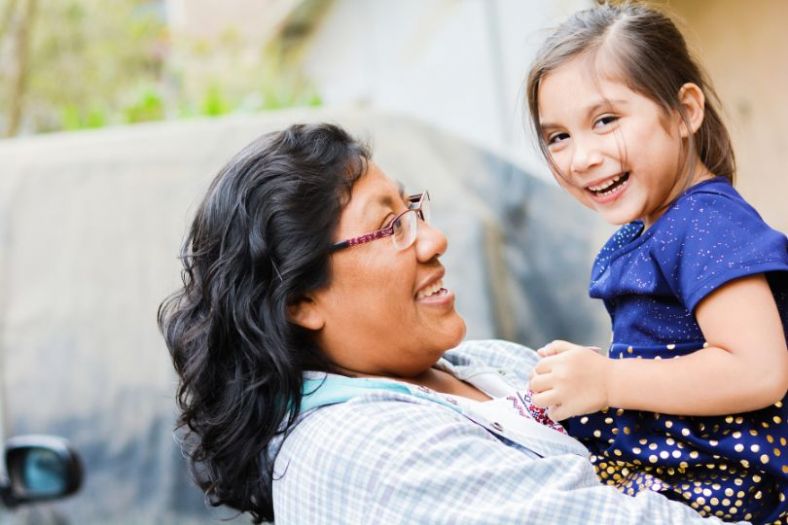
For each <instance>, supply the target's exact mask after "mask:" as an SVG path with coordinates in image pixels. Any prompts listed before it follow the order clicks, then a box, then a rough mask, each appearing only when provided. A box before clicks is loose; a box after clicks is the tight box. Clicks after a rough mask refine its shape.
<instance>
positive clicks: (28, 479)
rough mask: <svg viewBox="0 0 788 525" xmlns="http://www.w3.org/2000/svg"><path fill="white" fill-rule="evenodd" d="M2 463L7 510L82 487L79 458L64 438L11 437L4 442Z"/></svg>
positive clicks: (3, 491)
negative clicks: (6, 478) (6, 477)
mask: <svg viewBox="0 0 788 525" xmlns="http://www.w3.org/2000/svg"><path fill="white" fill-rule="evenodd" d="M5 464H6V470H7V472H8V480H3V481H2V484H1V485H0V494H1V495H2V499H3V503H5V505H6V506H8V507H13V506H15V505H19V504H22V503H34V502H39V501H47V500H53V499H58V498H63V497H65V496H68V495H69V494H73V493H74V492H76V491H77V490H79V487H80V485H81V484H82V464H81V462H80V460H79V455H78V454H77V452H76V451H75V450H73V449H72V448H71V447H70V446H69V444H68V442H67V441H66V440H65V439H63V438H59V437H55V436H46V435H30V436H17V437H13V438H10V439H8V440H7V441H6V443H5Z"/></svg>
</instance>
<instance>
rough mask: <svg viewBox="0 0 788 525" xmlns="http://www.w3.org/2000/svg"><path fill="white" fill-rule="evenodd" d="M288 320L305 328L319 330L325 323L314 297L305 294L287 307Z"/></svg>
mask: <svg viewBox="0 0 788 525" xmlns="http://www.w3.org/2000/svg"><path fill="white" fill-rule="evenodd" d="M287 314H288V317H290V321H291V322H293V323H295V324H297V325H298V326H301V327H303V328H306V329H307V330H320V329H321V328H323V326H324V325H325V324H326V323H325V320H324V319H323V316H322V315H321V313H320V308H318V304H317V302H315V300H314V298H312V297H309V296H305V297H302V298H301V299H299V300H298V301H296V302H295V303H293V304H291V305H290V306H288V307H287Z"/></svg>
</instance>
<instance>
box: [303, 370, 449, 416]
mask: <svg viewBox="0 0 788 525" xmlns="http://www.w3.org/2000/svg"><path fill="white" fill-rule="evenodd" d="M375 390H377V391H381V390H383V391H387V392H396V393H398V394H405V395H410V396H416V397H421V398H427V399H429V400H430V401H433V402H439V403H441V404H443V405H446V406H449V407H451V408H453V409H454V410H457V409H458V408H457V407H455V406H454V405H453V404H451V403H449V402H448V401H444V400H443V399H441V398H440V397H438V396H434V395H430V394H429V393H426V392H421V391H420V390H418V389H416V388H411V387H409V386H407V385H405V384H403V383H399V382H397V381H388V380H385V379H367V378H358V377H345V376H340V375H336V374H325V373H324V374H317V373H308V375H307V376H306V377H304V386H303V390H302V397H301V413H302V414H303V413H305V412H307V411H308V410H312V409H315V408H320V407H324V406H328V405H336V404H339V403H344V402H345V401H348V400H349V399H352V398H354V397H360V396H362V395H365V394H369V393H370V392H372V391H375Z"/></svg>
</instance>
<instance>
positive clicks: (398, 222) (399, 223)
mask: <svg viewBox="0 0 788 525" xmlns="http://www.w3.org/2000/svg"><path fill="white" fill-rule="evenodd" d="M391 227H392V228H394V233H397V232H398V231H400V230H401V229H402V217H397V218H396V219H394V221H393V222H392V223H391Z"/></svg>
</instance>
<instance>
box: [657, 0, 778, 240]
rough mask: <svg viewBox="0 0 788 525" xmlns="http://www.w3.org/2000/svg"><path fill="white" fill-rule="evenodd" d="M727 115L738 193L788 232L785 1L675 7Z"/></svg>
mask: <svg viewBox="0 0 788 525" xmlns="http://www.w3.org/2000/svg"><path fill="white" fill-rule="evenodd" d="M670 6H671V7H672V8H673V9H674V11H675V13H676V14H677V15H679V16H680V17H681V18H683V19H684V20H685V22H686V27H685V28H684V29H685V35H686V37H687V39H688V41H689V42H690V44H691V45H692V47H693V48H694V49H695V51H696V54H697V56H698V57H699V58H700V60H701V62H702V63H703V65H704V66H705V68H706V70H707V72H708V73H709V75H710V76H711V79H712V81H713V83H714V84H715V86H716V88H717V92H718V94H719V96H720V98H721V99H722V104H723V108H724V109H725V110H726V116H727V122H728V123H729V124H730V132H731V135H732V138H733V145H734V150H735V152H736V156H737V161H738V165H739V173H738V183H737V186H738V188H739V191H740V192H741V193H742V194H743V195H744V197H745V198H746V199H748V200H749V201H750V203H751V204H752V205H753V206H755V208H756V209H757V210H758V211H759V212H761V215H763V217H764V218H765V219H766V221H767V222H768V223H770V224H771V225H772V226H773V227H776V228H778V229H779V230H781V231H783V232H785V231H788V174H786V171H788V166H786V152H788V31H786V24H788V2H786V1H785V0H756V1H753V2H742V1H740V0H714V1H713V2H710V1H708V0H674V1H672V2H671V3H670Z"/></svg>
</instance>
